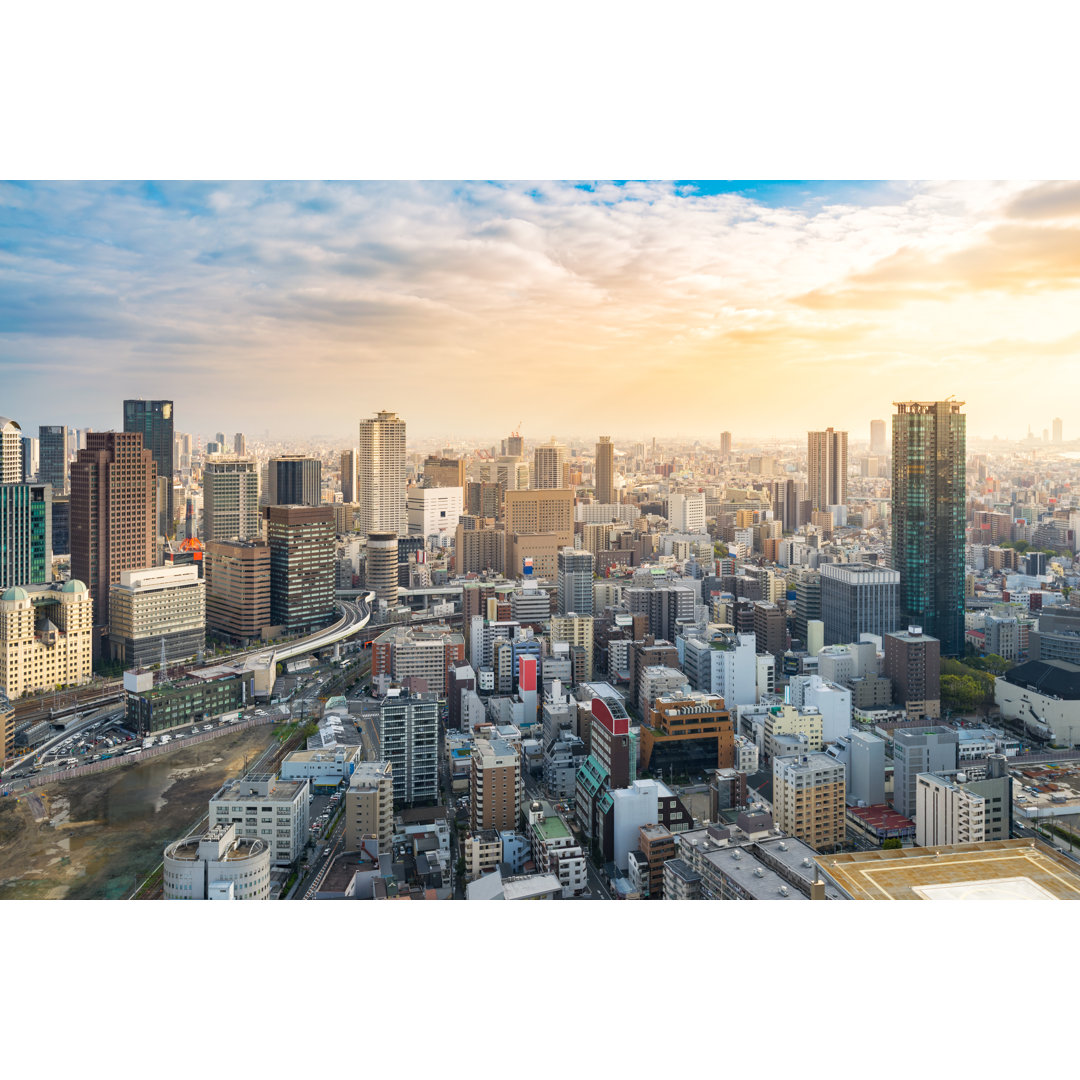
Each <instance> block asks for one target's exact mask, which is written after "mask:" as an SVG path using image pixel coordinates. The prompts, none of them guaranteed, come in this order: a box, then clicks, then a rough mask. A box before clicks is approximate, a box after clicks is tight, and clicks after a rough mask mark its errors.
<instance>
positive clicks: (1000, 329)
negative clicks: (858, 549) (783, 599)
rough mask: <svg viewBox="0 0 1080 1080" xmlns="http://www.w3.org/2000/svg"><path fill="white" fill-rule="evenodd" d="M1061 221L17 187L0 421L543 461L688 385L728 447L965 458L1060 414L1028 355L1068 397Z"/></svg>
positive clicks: (930, 192)
mask: <svg viewBox="0 0 1080 1080" xmlns="http://www.w3.org/2000/svg"><path fill="white" fill-rule="evenodd" d="M1078 217H1080V184H1077V183H1062V182H1054V183H1041V184H1040V183H1033V184H1029V183H1019V182H1004V183H981V182H955V183H935V182H923V183H906V182H905V183H822V182H813V183H804V182H786V183H775V182H774V183H740V184H733V183H724V184H719V183H701V182H674V181H663V182H661V181H652V182H634V183H622V184H619V183H607V182H604V183H592V184H572V183H558V182H543V183H538V184H524V183H507V184H499V183H480V182H476V183H412V182H410V183H381V182H379V183H363V184H346V183H328V184H323V183H266V184H255V183H228V184H214V183H203V184H192V183H177V184H152V183H151V184H103V183H90V184H81V183H58V184H52V183H49V184H36V183H35V184H20V183H10V184H5V185H2V186H0V242H2V243H3V245H4V248H5V251H6V258H5V260H4V261H3V263H0V291H2V292H3V294H4V296H5V301H4V304H3V310H4V314H5V318H4V320H3V323H4V329H3V333H2V338H0V340H2V342H3V346H2V348H3V359H2V360H0V370H3V373H4V378H5V388H6V391H7V395H6V398H7V403H6V404H5V406H4V408H5V410H6V412H7V414H8V415H14V416H18V417H20V418H21V422H23V424H24V428H36V427H37V425H38V424H39V423H41V424H47V423H55V422H65V423H69V424H71V423H73V422H75V421H78V423H79V426H82V425H86V426H91V427H95V428H102V429H104V428H109V427H111V426H114V425H115V426H118V425H119V422H120V420H119V418H118V417H117V407H116V400H115V399H116V398H118V397H123V396H127V397H135V396H142V397H145V398H146V399H148V400H150V399H154V398H169V399H173V400H175V401H176V402H177V408H178V409H179V410H180V417H181V420H180V424H181V426H182V427H184V428H185V429H186V430H196V431H198V430H204V431H213V430H216V429H217V428H219V427H220V425H221V423H222V420H221V416H220V413H221V411H222V410H221V407H220V402H221V401H222V400H225V399H228V400H229V410H228V411H229V413H230V417H231V418H232V422H233V423H235V424H236V425H237V426H238V428H239V429H240V430H245V431H247V430H251V431H262V430H264V429H266V428H271V429H273V430H275V431H276V432H279V433H281V434H282V435H283V436H288V437H298V436H304V435H308V436H310V435H313V434H315V433H319V434H325V435H331V436H332V435H334V434H336V433H337V432H341V433H343V434H345V433H348V431H349V430H350V429H352V428H353V427H354V425H355V422H356V418H357V417H358V416H363V415H368V414H370V413H372V412H374V411H376V410H377V409H379V408H387V407H391V408H396V409H397V411H398V412H399V413H400V414H401V415H403V416H406V417H407V418H408V419H409V422H410V428H411V430H412V431H414V432H415V433H416V437H417V438H423V437H425V436H426V435H427V433H429V432H430V433H431V437H435V436H436V435H437V434H438V433H442V432H447V431H453V430H458V429H460V428H461V427H462V426H463V425H462V424H461V422H460V419H459V417H460V414H461V411H462V410H464V409H466V408H467V409H468V410H469V412H470V413H471V414H474V415H475V414H478V413H479V414H482V413H484V412H494V411H498V412H500V413H502V414H503V415H506V416H508V417H510V416H511V414H512V419H508V421H507V423H506V425H505V426H506V427H507V429H509V428H510V427H511V426H513V425H514V423H515V422H516V418H517V417H519V416H525V417H527V418H529V419H528V420H527V422H526V430H528V431H530V432H532V431H534V430H535V432H536V434H535V438H536V439H537V440H538V441H540V440H542V438H544V437H546V436H548V435H550V434H555V435H559V434H560V430H561V431H565V430H567V429H577V430H579V431H582V432H585V431H588V430H590V429H595V428H597V427H600V428H602V429H603V430H612V431H614V432H618V431H619V430H623V431H627V430H638V431H641V432H655V433H656V434H657V435H658V436H660V437H662V438H666V437H669V436H670V435H672V434H676V433H686V432H687V431H691V430H693V429H694V428H696V427H698V426H699V424H698V423H695V422H694V421H693V420H692V419H691V422H690V423H687V409H686V404H687V396H686V395H687V386H688V385H693V386H694V387H695V388H696V391H697V393H695V397H696V396H703V397H705V398H706V399H708V397H709V395H715V402H716V404H715V409H714V410H713V411H715V414H716V416H717V426H718V427H720V426H722V427H724V428H728V429H730V430H733V432H734V433H735V437H736V440H737V441H738V439H739V437H740V429H741V431H742V432H744V433H745V434H744V435H743V436H742V437H743V438H746V437H750V438H770V437H776V436H783V435H786V434H788V433H789V432H791V431H793V430H797V429H798V428H803V429H804V430H810V429H811V428H817V427H819V426H824V425H831V426H833V427H835V428H837V429H840V430H848V431H851V432H853V433H856V434H858V435H860V436H861V433H862V432H863V429H864V428H865V427H866V426H867V425H868V423H869V420H870V419H873V418H878V417H882V416H885V415H888V413H887V408H888V405H889V403H890V402H891V401H893V400H903V399H908V398H918V399H922V400H931V399H933V400H940V399H944V398H946V397H948V396H949V395H950V394H953V395H956V396H958V397H959V396H962V397H963V398H964V399H965V400H966V401H967V402H968V412H969V415H970V416H971V417H972V429H971V437H972V438H979V437H981V436H985V437H991V436H993V435H994V434H999V435H1001V436H1002V437H1004V438H1022V437H1023V436H1024V434H1025V433H1026V431H1027V429H1028V427H1029V425H1030V426H1031V427H1032V428H1033V429H1034V431H1035V432H1036V434H1038V433H1040V432H1041V431H1042V429H1043V428H1047V427H1049V426H1050V425H1051V422H1052V419H1053V414H1054V412H1057V411H1060V410H1059V409H1048V408H1047V405H1046V402H1045V400H1044V392H1043V391H1041V390H1040V389H1039V388H1038V387H1036V386H1034V385H1032V380H1030V377H1029V371H1030V366H1031V364H1032V363H1038V364H1039V365H1040V369H1041V371H1042V373H1043V374H1044V376H1045V377H1046V379H1048V380H1051V381H1052V382H1053V384H1054V385H1055V386H1056V387H1057V388H1058V390H1059V392H1061V393H1068V392H1069V391H1071V390H1075V389H1077V388H1078V380H1080V375H1077V374H1075V371H1076V370H1077V369H1076V367H1075V365H1073V364H1072V363H1071V361H1072V360H1074V359H1075V358H1076V356H1077V354H1078V353H1080V333H1078V331H1077V328H1076V326H1075V316H1074V311H1075V307H1076V295H1075V294H1076V292H1077V290H1078V289H1080V260H1077V259H1076V257H1075V254H1074V253H1075V251H1076V250H1077V243H1076V238H1077V237H1076V234H1077V227H1078ZM300 371H303V373H304V378H303V379H302V380H298V379H297V374H298V372H300ZM485 373H488V374H491V375H496V374H497V378H494V377H492V378H485V377H484V376H485ZM462 374H464V375H467V376H472V377H474V378H475V379H476V381H475V382H473V383H470V382H468V381H467V380H465V381H463V380H461V379H460V378H458V376H460V375H462ZM103 376H104V377H103ZM208 378H209V379H212V380H213V385H214V387H215V393H214V394H212V395H207V394H205V393H201V392H200V390H199V389H197V388H196V387H197V385H198V384H200V383H201V382H203V381H205V380H206V379H208ZM793 381H794V383H796V384H797V388H798V393H797V394H793V395H792V398H793V399H794V400H795V401H797V412H796V411H795V410H794V409H793V407H792V405H789V404H788V403H787V402H786V401H785V400H784V399H783V398H782V397H780V398H779V400H778V395H777V393H776V390H777V388H778V387H781V386H782V387H785V388H787V387H788V386H792V385H793ZM185 383H192V384H195V385H193V387H192V391H191V393H190V394H187V395H185V394H184V392H183V387H184V384H185ZM562 384H565V385H568V386H569V385H572V386H573V387H574V390H575V393H574V394H572V395H558V394H551V393H548V392H547V389H546V388H551V387H553V386H557V385H562ZM450 386H460V387H461V389H460V390H454V391H450V392H449V393H448V388H449V387H450ZM185 397H187V401H185V400H184V399H185ZM598 400H599V401H600V402H602V403H604V405H605V409H604V412H605V415H607V416H608V419H607V420H606V421H604V422H603V423H599V424H598V422H597V419H596V416H595V413H596V405H597V401H598ZM868 400H872V401H877V400H880V402H881V404H880V405H878V406H877V407H876V408H875V409H874V410H873V411H872V413H870V414H869V415H867V412H866V402H867V401H868ZM547 401H551V403H552V404H550V405H548V404H547ZM515 409H516V410H517V411H516V412H515V411H514V410H515ZM506 410H509V412H507V411H506ZM815 418H817V419H815ZM613 421H614V422H613ZM484 426H485V427H486V426H488V425H487V424H485V425H484ZM700 426H701V427H702V428H705V427H706V425H705V424H701V425H700ZM1067 436H1068V432H1066V437H1067ZM615 437H616V438H618V437H619V435H618V434H616V435H615Z"/></svg>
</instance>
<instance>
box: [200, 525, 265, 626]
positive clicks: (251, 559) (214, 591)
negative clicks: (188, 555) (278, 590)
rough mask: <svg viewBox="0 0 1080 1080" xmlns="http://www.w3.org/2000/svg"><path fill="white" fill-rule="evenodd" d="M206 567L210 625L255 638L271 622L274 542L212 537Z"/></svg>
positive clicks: (208, 547) (207, 550)
mask: <svg viewBox="0 0 1080 1080" xmlns="http://www.w3.org/2000/svg"><path fill="white" fill-rule="evenodd" d="M203 562H204V564H205V569H206V627H207V629H208V630H211V631H213V632H214V633H215V634H220V635H221V636H223V637H228V638H235V639H237V640H239V641H251V640H253V639H257V638H259V637H260V636H261V634H262V631H263V628H264V627H267V626H270V625H272V624H271V622H270V545H269V544H268V543H267V542H266V541H265V540H211V541H208V542H207V544H206V552H205V557H204V559H203Z"/></svg>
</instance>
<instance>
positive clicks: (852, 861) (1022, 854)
mask: <svg viewBox="0 0 1080 1080" xmlns="http://www.w3.org/2000/svg"><path fill="white" fill-rule="evenodd" d="M817 862H818V866H820V867H821V870H822V872H823V873H824V874H826V875H827V876H828V877H829V878H830V879H832V880H833V881H834V882H835V883H836V884H837V885H838V886H840V888H841V889H843V890H844V892H846V893H847V894H848V895H849V896H851V897H852V898H853V899H855V900H1034V899H1040V900H1080V866H1078V865H1077V864H1076V863H1074V862H1072V861H1071V860H1070V859H1068V858H1066V857H1065V856H1064V855H1062V854H1061V853H1060V852H1058V851H1055V850H1054V849H1053V848H1051V847H1048V846H1047V845H1046V844H1043V843H1041V842H1040V841H1038V840H1026V839H1016V840H990V841H986V842H984V843H980V844H946V845H942V846H940V847H928V848H900V849H898V850H894V851H860V852H854V853H845V854H842V855H824V856H818V859H817Z"/></svg>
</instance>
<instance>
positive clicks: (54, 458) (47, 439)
mask: <svg viewBox="0 0 1080 1080" xmlns="http://www.w3.org/2000/svg"><path fill="white" fill-rule="evenodd" d="M38 483H39V484H52V489H53V495H63V494H65V493H66V492H67V486H68V438H67V428H66V427H64V425H63V424H42V425H40V426H39V427H38Z"/></svg>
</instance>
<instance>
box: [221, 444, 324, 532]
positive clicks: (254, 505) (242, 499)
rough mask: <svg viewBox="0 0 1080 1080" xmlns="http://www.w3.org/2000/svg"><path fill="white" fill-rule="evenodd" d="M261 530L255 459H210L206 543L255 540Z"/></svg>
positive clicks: (257, 475)
mask: <svg viewBox="0 0 1080 1080" xmlns="http://www.w3.org/2000/svg"><path fill="white" fill-rule="evenodd" d="M316 464H317V463H316ZM261 530H262V522H261V520H260V514H259V474H258V471H257V469H256V466H255V459H254V458H240V457H224V456H215V457H210V458H207V460H206V463H205V464H204V465H203V524H202V539H203V541H204V542H208V541H211V540H252V539H255V538H256V537H258V536H259V535H260V533H261Z"/></svg>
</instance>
